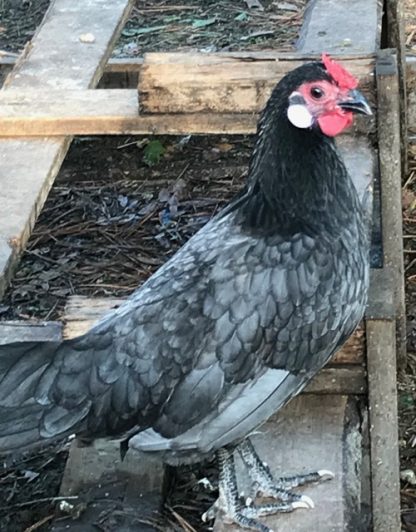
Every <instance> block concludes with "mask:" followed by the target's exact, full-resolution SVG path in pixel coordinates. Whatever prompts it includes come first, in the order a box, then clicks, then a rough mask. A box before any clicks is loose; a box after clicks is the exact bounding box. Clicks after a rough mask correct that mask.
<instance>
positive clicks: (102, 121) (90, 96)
mask: <svg viewBox="0 0 416 532" xmlns="http://www.w3.org/2000/svg"><path fill="white" fill-rule="evenodd" d="M257 120H258V115H257V114H253V113H252V112H247V113H245V112H244V113H228V112H227V113H211V112H203V113H202V112H201V113H195V114H193V113H181V114H147V115H146V114H141V115H139V113H138V100H137V92H136V91H135V90H132V89H96V90H84V91H82V90H73V91H66V90H49V91H48V92H47V93H45V92H44V91H38V92H37V91H35V90H34V91H30V90H26V91H14V92H13V93H12V92H10V93H3V94H2V93H1V91H0V125H1V129H0V138H1V137H3V138H4V137H22V136H25V137H34V136H35V137H43V136H50V137H52V136H53V137H56V136H58V137H60V136H63V135H127V134H129V135H145V134H154V135H185V134H224V133H228V134H238V135H240V134H250V133H255V131H256V127H257ZM370 122H371V120H370ZM356 124H357V125H356V127H353V128H351V129H349V130H348V131H347V132H346V136H352V135H355V134H357V133H363V131H364V132H366V133H367V132H368V130H367V126H365V125H363V122H362V121H361V120H360V117H358V119H357V123H356ZM369 127H370V128H371V127H372V126H369ZM0 156H1V152H0ZM13 162H15V161H12V162H10V165H11V164H13Z"/></svg>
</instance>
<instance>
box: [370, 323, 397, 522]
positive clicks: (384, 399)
mask: <svg viewBox="0 0 416 532" xmlns="http://www.w3.org/2000/svg"><path fill="white" fill-rule="evenodd" d="M367 334H368V339H367V356H368V401H369V416H370V442H371V464H372V465H371V478H372V483H371V485H372V498H373V527H374V528H373V530H374V532H393V531H396V530H400V479H399V470H400V463H399V449H398V437H399V431H398V420H397V377H396V375H397V373H396V323H395V321H394V320H391V321H385V320H368V321H367Z"/></svg>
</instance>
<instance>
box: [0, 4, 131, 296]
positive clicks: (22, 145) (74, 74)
mask: <svg viewBox="0 0 416 532" xmlns="http://www.w3.org/2000/svg"><path fill="white" fill-rule="evenodd" d="M131 4H132V1H131V0H114V1H112V2H111V3H109V2H108V1H107V0H85V1H84V2H82V3H79V2H72V3H68V2H67V1H66V0H55V1H54V2H52V3H51V6H50V7H49V9H48V11H47V13H46V15H45V18H44V21H43V23H42V24H41V26H40V27H39V29H38V31H37V33H36V35H35V37H34V38H33V41H32V43H31V45H29V46H28V47H27V49H26V52H25V54H23V55H22V57H21V58H20V60H19V62H18V64H17V65H16V66H15V68H14V70H13V71H12V72H11V74H10V75H9V76H8V78H7V79H6V81H5V84H4V87H3V89H2V91H0V92H6V91H11V90H15V89H20V90H22V89H30V90H36V89H39V90H43V91H45V92H47V91H48V90H50V89H53V88H54V89H56V88H62V89H64V88H65V89H86V88H90V87H94V86H95V85H96V84H97V82H98V80H99V78H100V77H101V75H102V71H103V68H104V65H105V63H106V61H107V59H108V56H109V54H110V52H111V45H112V43H113V42H114V40H115V38H116V37H117V35H118V32H119V31H120V29H121V27H122V25H123V24H124V21H125V20H126V17H127V16H128V13H129V9H130V6H131ZM86 33H92V34H93V35H94V39H95V40H94V42H92V43H85V42H82V35H83V34H86ZM52 51H53V53H52ZM21 134H22V131H21ZM39 134H40V135H43V133H42V132H39ZM70 140H71V139H70V138H55V139H47V138H39V139H35V140H28V139H22V138H20V139H3V140H1V141H0V189H1V192H0V199H1V204H2V212H5V213H7V216H3V217H2V218H1V221H0V296H1V294H2V293H3V292H4V290H5V288H6V285H7V282H8V280H9V279H10V276H11V274H12V271H13V267H14V266H15V264H16V262H17V259H18V257H19V255H20V253H21V251H22V250H23V248H24V246H25V244H26V242H27V239H28V238H29V235H30V232H31V229H32V227H33V224H34V222H35V220H36V217H37V215H38V214H39V211H40V209H41V208H42V205H43V203H44V201H45V199H46V196H47V194H48V191H49V189H50V187H51V185H52V183H53V180H54V178H55V176H56V174H57V172H58V170H59V167H60V165H61V163H62V160H63V158H64V156H65V154H66V151H67V149H68V146H69V143H70Z"/></svg>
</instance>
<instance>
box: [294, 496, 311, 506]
mask: <svg viewBox="0 0 416 532" xmlns="http://www.w3.org/2000/svg"><path fill="white" fill-rule="evenodd" d="M292 504H293V505H295V504H301V505H302V506H295V508H309V509H312V508H315V503H314V502H313V500H312V499H311V498H310V497H308V496H307V495H302V496H301V498H300V499H299V500H298V501H295V502H293V503H292Z"/></svg>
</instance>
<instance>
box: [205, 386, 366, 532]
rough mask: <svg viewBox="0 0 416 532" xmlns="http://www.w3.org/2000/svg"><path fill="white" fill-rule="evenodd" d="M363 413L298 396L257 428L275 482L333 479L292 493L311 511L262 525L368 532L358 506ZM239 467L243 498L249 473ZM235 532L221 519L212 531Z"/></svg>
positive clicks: (362, 483) (304, 531)
mask: <svg viewBox="0 0 416 532" xmlns="http://www.w3.org/2000/svg"><path fill="white" fill-rule="evenodd" d="M363 412H364V411H363V410H361V407H360V406H359V405H358V403H357V402H356V401H355V400H354V399H352V398H348V397H346V396H342V395H337V396H334V395H328V396H325V397H322V396H321V397H319V396H316V395H311V396H300V397H297V398H295V399H294V400H292V401H291V402H290V403H289V404H288V405H287V406H286V407H285V408H283V409H282V410H281V411H280V412H279V413H278V414H275V415H274V416H273V417H272V418H271V419H270V420H269V421H268V422H267V423H266V424H265V425H263V427H261V428H260V429H259V431H258V433H256V434H255V435H254V436H253V437H252V442H253V444H254V446H255V448H256V450H257V452H258V453H259V456H260V457H261V459H262V460H264V461H265V462H266V463H267V464H268V465H269V467H270V469H271V471H272V473H273V474H274V475H275V476H276V478H278V477H279V476H291V475H294V474H302V473H307V472H310V471H316V470H317V469H329V470H330V471H332V472H333V473H334V474H335V478H334V480H332V481H329V482H324V483H322V484H320V485H309V486H307V487H304V488H298V489H296V490H295V491H299V492H301V493H304V494H305V495H308V496H309V497H311V498H312V500H313V501H314V503H315V508H314V509H311V510H303V509H299V510H297V511H295V512H293V513H290V514H278V515H276V516H269V517H266V518H262V519H261V521H262V522H263V523H265V524H266V525H267V526H269V527H270V528H272V529H273V530H276V531H277V530H278V531H279V532H291V531H294V530H296V532H312V531H313V532H315V531H318V530H319V532H368V530H369V522H370V514H369V508H368V507H366V505H365V504H363V506H362V505H361V503H362V502H364V500H363V499H362V491H364V492H366V491H367V492H368V491H369V470H368V455H367V451H366V449H365V446H363V440H365V439H366V438H367V435H366V427H365V426H364V427H362V426H361V421H360V419H361V416H362V414H363ZM238 465H239V467H238V482H239V488H240V490H242V491H244V492H245V493H247V492H248V487H249V483H248V478H247V474H246V472H245V469H244V467H243V466H242V465H241V462H239V464H238ZM259 502H261V501H259ZM265 502H266V501H265ZM367 503H368V501H367ZM234 530H235V531H236V530H240V529H239V528H238V527H236V526H233V525H230V524H228V523H224V522H223V521H222V520H217V522H216V526H215V527H214V531H215V532H225V531H227V532H228V531H229V532H231V531H234Z"/></svg>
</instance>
